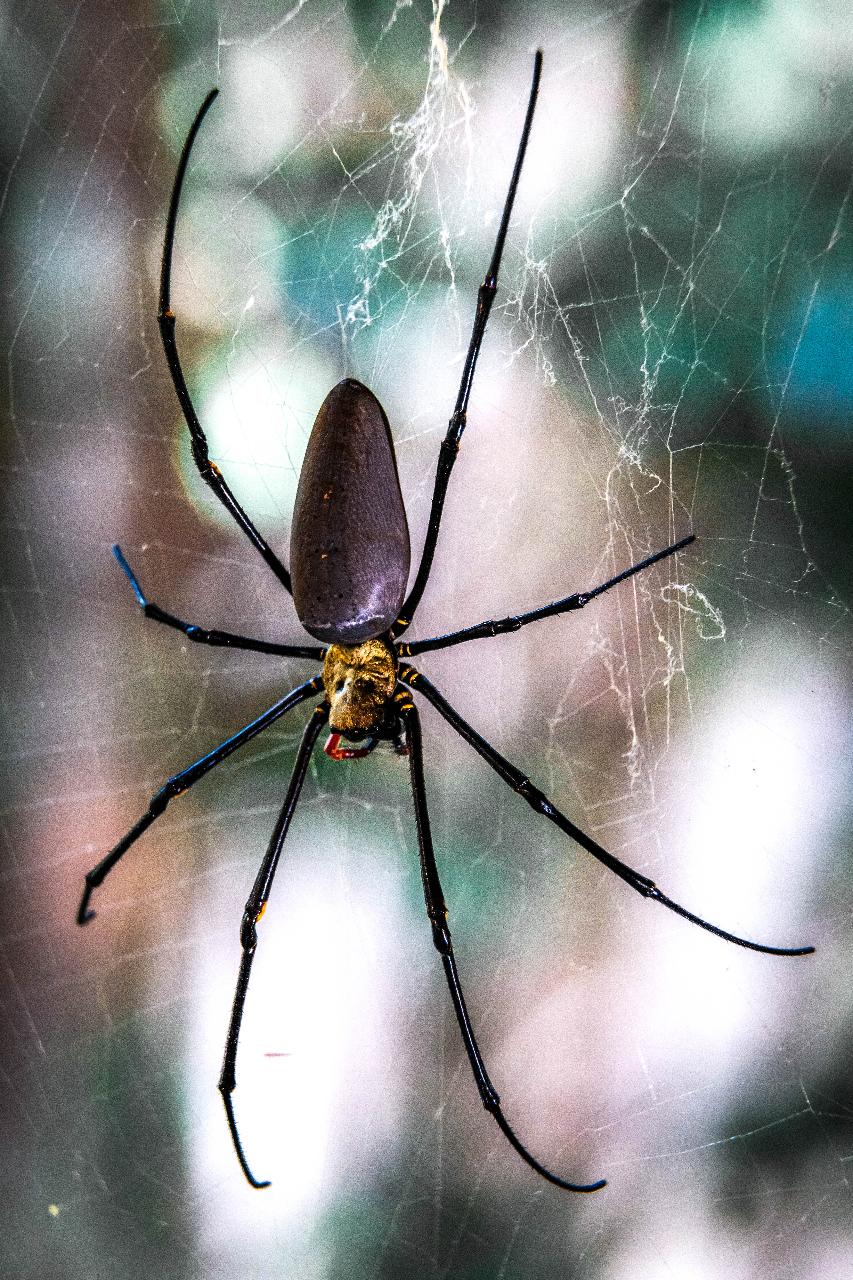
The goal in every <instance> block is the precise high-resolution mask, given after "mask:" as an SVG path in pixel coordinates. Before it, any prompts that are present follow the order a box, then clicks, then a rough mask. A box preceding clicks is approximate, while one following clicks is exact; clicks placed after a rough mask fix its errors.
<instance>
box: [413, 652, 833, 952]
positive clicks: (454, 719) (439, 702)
mask: <svg viewBox="0 0 853 1280" xmlns="http://www.w3.org/2000/svg"><path fill="white" fill-rule="evenodd" d="M400 679H401V680H402V682H403V683H404V684H405V685H408V686H409V687H410V688H417V690H418V692H419V693H422V694H423V696H424V697H425V698H426V699H427V701H428V702H431V703H432V705H433V706H434V707H435V709H436V711H438V712H439V713H440V714H441V715H442V716H444V718H445V720H446V721H447V722H448V724H450V725H452V727H453V728H454V729H455V730H456V732H457V733H458V734H459V735H460V736H461V737H463V738H464V739H465V741H466V742H467V743H469V744H470V745H471V746H472V747H473V748H474V750H475V751H477V752H479V754H480V755H481V756H482V757H483V759H484V760H485V761H486V763H487V764H490V765H491V766H492V768H493V769H494V771H495V773H497V774H498V776H499V777H501V778H503V780H504V782H505V783H506V784H507V786H510V787H512V789H513V791H516V792H517V793H518V794H519V795H520V796H522V797H523V798H524V799H525V800H526V801H527V803H528V804H529V805H530V807H531V809H533V810H534V811H535V812H536V813H541V814H542V815H543V817H546V818H547V819H548V820H549V822H553V823H554V824H555V825H556V826H558V827H559V828H560V830H561V831H564V832H565V833H566V835H567V836H570V837H571V838H572V840H574V841H575V842H576V843H577V844H579V845H580V846H581V848H583V849H586V851H587V853H591V854H592V856H593V857H594V858H597V859H598V861H599V862H601V863H602V864H603V865H604V866H605V867H608V868H609V870H611V871H613V872H615V874H616V875H617V876H619V877H620V879H622V880H624V881H625V883H626V884H627V885H630V887H631V888H632V889H635V890H636V892H637V893H639V894H642V896H643V897H644V898H652V899H653V900H654V901H655V902H660V903H662V904H663V906H665V907H669V909H670V911H675V912H676V913H677V914H678V915H680V916H683V917H684V919H685V920H689V921H690V922H691V923H692V924H698V925H699V926H700V928H702V929H707V930H708V932H709V933H715V934H716V935H717V937H718V938H724V939H725V941H726V942H733V943H735V944H736V946H738V947H748V948H749V949H750V950H751V951H763V952H766V953H767V954H768V955H772V956H807V955H811V953H812V952H813V951H814V947H769V946H766V945H765V944H764V943H762V942H750V941H749V939H748V938H739V937H738V936H737V935H736V934H734V933H727V932H726V930H725V929H720V928H719V927H718V926H717V925H715V924H710V923H709V922H708V921H707V920H703V919H702V917H701V916H696V915H694V914H693V912H692V911H688V910H687V908H686V907H682V906H680V905H679V903H677V902H673V900H672V898H668V897H667V896H666V894H665V893H664V892H663V891H662V890H661V889H659V888H658V887H657V885H656V884H655V882H654V881H653V880H650V879H649V878H648V876H644V875H641V874H640V872H639V871H634V869H633V868H632V867H629V866H627V865H626V864H625V863H624V862H620V861H619V859H618V858H614V856H613V854H612V853H608V852H607V850H606V849H603V848H602V847H601V845H600V844H597V843H596V842H595V840H592V839H590V837H589V836H588V835H585V834H584V832H583V831H581V829H580V827H576V826H575V824H574V823H573V822H570V821H569V819H568V818H567V817H566V816H565V815H564V814H562V813H561V812H560V810H559V809H558V808H557V807H556V806H555V805H554V804H552V803H551V801H550V800H549V799H548V797H547V796H546V795H544V794H543V792H541V791H539V790H538V789H537V788H536V787H534V785H533V783H532V782H531V781H530V779H529V778H526V777H525V776H524V774H523V773H522V772H521V770H520V769H516V767H515V765H512V764H510V762H509V761H508V760H506V759H504V757H503V756H502V755H501V754H500V752H498V751H496V750H495V748H494V747H493V746H491V744H490V743H488V742H487V741H486V739H485V738H482V737H481V736H480V734H479V733H477V731H476V730H475V729H472V728H471V726H470V725H469V724H467V723H466V721H465V720H463V719H462V717H461V716H460V715H459V713H458V711H455V710H454V709H453V707H451V705H450V703H449V702H447V701H446V699H445V698H443V697H442V695H441V694H440V693H439V691H438V690H437V689H436V687H435V685H433V684H431V683H430V682H429V680H427V678H426V676H425V675H423V674H422V673H421V672H420V671H415V670H414V668H412V667H401V669H400Z"/></svg>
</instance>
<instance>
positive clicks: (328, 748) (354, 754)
mask: <svg viewBox="0 0 853 1280" xmlns="http://www.w3.org/2000/svg"><path fill="white" fill-rule="evenodd" d="M366 742H367V745H366V746H364V747H356V746H349V747H342V746H341V735H340V734H339V733H330V734H329V737H328V739H327V741H326V745H325V747H324V748H323V750H324V751H325V753H326V755H327V756H328V757H329V759H330V760H361V759H363V757H364V756H369V755H370V753H371V751H372V750H373V748H374V747H375V746H376V739H375V738H367V739H366Z"/></svg>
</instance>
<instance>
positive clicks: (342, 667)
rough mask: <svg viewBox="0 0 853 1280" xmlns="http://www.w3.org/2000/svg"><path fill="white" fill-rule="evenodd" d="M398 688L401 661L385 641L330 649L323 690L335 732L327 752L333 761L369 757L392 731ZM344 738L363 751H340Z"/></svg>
mask: <svg viewBox="0 0 853 1280" xmlns="http://www.w3.org/2000/svg"><path fill="white" fill-rule="evenodd" d="M396 684H397V657H396V654H395V652H394V649H393V648H392V646H391V644H390V643H389V642H388V641H387V640H385V639H382V638H379V639H373V640H365V641H364V643H363V644H357V645H353V646H352V647H350V646H348V645H343V644H333V645H330V646H329V648H328V650H327V652H326V657H325V660H324V662H323V686H324V688H325V690H326V700H327V702H328V704H329V728H330V729H331V731H332V734H331V737H330V739H329V742H328V743H327V744H326V752H327V754H328V755H330V756H332V757H333V759H347V758H352V757H353V756H357V755H367V753H368V751H371V750H372V749H373V747H374V746H375V745H376V741H377V739H378V738H379V737H380V736H386V735H385V734H383V729H386V730H387V729H389V727H390V726H389V714H391V715H392V718H393V721H394V722H396V719H397V717H396V716H393V713H390V705H391V698H392V695H393V693H394V689H395V687H396ZM340 737H344V738H347V739H349V740H350V741H352V742H358V741H360V740H361V739H366V740H367V741H366V743H365V744H364V746H363V747H362V748H361V749H360V750H356V751H353V750H351V749H347V748H343V749H342V748H340V747H339V746H338V740H339V738H340Z"/></svg>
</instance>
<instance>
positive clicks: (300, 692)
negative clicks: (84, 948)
mask: <svg viewBox="0 0 853 1280" xmlns="http://www.w3.org/2000/svg"><path fill="white" fill-rule="evenodd" d="M322 686H323V679H322V677H321V676H315V677H314V678H313V679H312V680H306V681H305V683H304V684H301V685H298V686H297V688H295V689H292V690H291V691H290V693H288V694H287V695H286V697H284V698H281V699H280V700H279V701H278V702H276V703H274V705H273V706H271V707H270V708H269V710H267V711H265V712H264V713H263V715H260V716H258V718H257V719H256V720H252V721H250V723H249V724H247V725H245V726H244V727H243V728H242V729H240V730H239V731H238V732H237V733H235V734H232V736H231V737H230V738H226V739H225V741H224V742H220V744H219V746H218V747H214V748H213V750H212V751H208V753H207V755H204V756H202V757H201V759H199V760H196V761H195V762H194V763H193V764H190V765H187V767H186V769H182V770H181V772H180V773H176V774H175V775H174V777H172V778H169V779H168V781H167V782H166V783H165V784H164V785H163V786H162V787H161V788H160V790H159V791H155V793H154V795H153V796H152V797H151V799H150V801H149V802H148V808H147V809H146V810H145V813H143V815H142V817H141V818H140V819H139V821H138V822H136V823H135V824H134V825H133V826H132V827H131V828H130V830H129V831H128V833H127V834H126V835H124V836H122V838H121V840H119V842H118V844H117V845H114V846H113V848H112V849H110V851H109V853H108V854H106V856H105V857H103V858H102V859H101V861H100V862H99V863H97V864H96V865H95V866H94V867H92V869H91V871H87V872H86V876H85V884H84V887H83V896H82V897H81V899H80V906H79V907H78V908H77V923H78V924H80V925H83V924H88V923H89V921H90V920H93V919H94V918H95V912H94V911H92V909H91V907H90V906H89V901H90V899H91V897H92V894H93V892H94V890H95V889H97V887H98V886H99V885H101V884H103V882H104V880H106V878H107V876H108V875H109V873H110V872H111V871H112V869H113V867H114V866H115V865H116V863H117V862H118V861H119V860H120V859H121V858H123V857H124V855H125V854H126V853H127V851H128V849H129V848H130V847H131V845H133V844H135V843H136V841H137V840H138V839H139V837H140V836H141V835H142V833H143V832H144V831H147V830H148V828H149V827H150V826H151V824H152V823H153V822H156V820H157V819H158V818H159V817H160V815H161V814H163V813H165V811H166V807H167V806H168V805H169V803H170V802H171V801H172V800H174V799H175V798H176V797H177V796H182V795H183V794H184V793H185V792H186V791H189V789H190V787H192V786H194V785H195V783H197V782H198V781H199V780H200V779H201V778H203V777H204V776H205V774H206V773H210V771H211V769H215V768H216V766H217V765H218V764H221V763H222V761H223V760H226V759H227V758H228V756H230V755H231V753H232V752H233V751H236V750H237V749H238V748H239V747H242V746H243V745H244V744H245V743H247V742H249V741H251V739H252V738H254V737H256V736H257V734H259V733H262V732H263V730H264V729H267V728H269V726H270V725H271V724H273V723H274V722H275V721H276V720H278V719H279V717H280V716H283V715H285V714H286V712H288V711H290V710H291V709H292V708H293V707H296V706H298V705H299V703H300V702H304V701H305V699H306V698H310V696H311V694H312V693H317V692H318V690H320V689H321V688H322Z"/></svg>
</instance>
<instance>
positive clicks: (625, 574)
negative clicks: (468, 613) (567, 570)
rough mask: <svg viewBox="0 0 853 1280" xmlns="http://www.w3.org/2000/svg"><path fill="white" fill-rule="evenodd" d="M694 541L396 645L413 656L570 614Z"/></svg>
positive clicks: (684, 540) (689, 539) (691, 539)
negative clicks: (593, 582)
mask: <svg viewBox="0 0 853 1280" xmlns="http://www.w3.org/2000/svg"><path fill="white" fill-rule="evenodd" d="M695 541H696V535H695V534H693V533H691V534H690V535H689V537H687V538H682V539H681V541H680V542H674V543H673V544H672V546H671V547H666V548H665V549H664V550H663V551H657V552H655V554H654V555H653V556H647V557H646V559H645V560H640V561H639V563H638V564H632V565H631V567H630V569H623V570H622V572H621V573H617V574H616V577H615V578H609V579H608V580H607V582H602V583H601V585H600V586H598V587H593V588H592V590H591V591H576V592H575V593H574V595H571V596H564V597H563V599H562V600H555V601H553V603H552V604H545V605H542V606H541V608H539V609H531V610H530V611H529V612H528V613H516V614H511V615H510V616H509V617H508V618H497V619H490V620H489V621H487V622H478V623H477V624H476V626H473V627H465V628H463V630H462V631H448V632H447V634H446V635H443V636H431V637H430V638H429V639H428V640H414V641H413V642H412V643H411V644H407V643H405V642H403V643H401V644H400V646H399V652H400V654H401V656H402V657H405V658H413V657H415V655H416V654H418V653H427V652H428V651H429V650H431V649H447V648H449V647H450V645H452V644H464V643H465V641H466V640H482V639H484V638H485V637H486V636H499V635H503V633H504V632H506V631H518V630H519V628H520V627H526V626H527V624H528V622H539V621H540V620H541V619H542V618H553V617H554V616H555V614H558V613H569V612H571V611H572V610H573V609H582V608H583V607H584V605H587V604H589V602H590V600H594V599H595V597H596V596H600V595H601V594H602V592H604V591H609V590H610V588H611V587H615V586H616V585H617V583H619V582H624V581H625V579H626V578H631V577H633V575H634V574H635V573H640V572H641V570H643V569H648V567H649V565H652V564H656V563H657V561H658V560H665V559H666V557H667V556H672V555H675V553H676V552H677V551H681V550H682V548H683V547H686V546H689V545H690V543H691V542H695Z"/></svg>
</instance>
